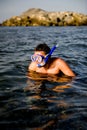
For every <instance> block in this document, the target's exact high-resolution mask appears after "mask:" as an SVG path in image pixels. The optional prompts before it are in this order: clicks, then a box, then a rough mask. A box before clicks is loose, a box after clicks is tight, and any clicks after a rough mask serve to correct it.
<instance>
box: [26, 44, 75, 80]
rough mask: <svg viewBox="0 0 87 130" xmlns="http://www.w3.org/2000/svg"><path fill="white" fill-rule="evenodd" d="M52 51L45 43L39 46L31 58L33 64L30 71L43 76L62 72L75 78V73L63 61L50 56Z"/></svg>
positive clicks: (29, 68)
mask: <svg viewBox="0 0 87 130" xmlns="http://www.w3.org/2000/svg"><path fill="white" fill-rule="evenodd" d="M51 51H52V50H51V49H50V48H49V47H48V46H47V44H45V43H44V44H39V45H37V47H36V48H35V52H34V55H32V57H31V59H32V62H31V63H30V65H29V67H28V70H29V71H35V72H37V73H43V74H59V73H60V72H62V73H63V74H65V75H67V76H72V77H73V76H75V74H74V72H73V71H72V70H71V68H70V67H69V66H68V64H67V63H66V62H65V61H64V60H63V59H61V58H57V57H51V55H49V54H50V52H51Z"/></svg>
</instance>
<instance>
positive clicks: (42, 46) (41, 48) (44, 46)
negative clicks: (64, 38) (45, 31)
mask: <svg viewBox="0 0 87 130" xmlns="http://www.w3.org/2000/svg"><path fill="white" fill-rule="evenodd" d="M35 51H44V52H45V54H48V53H49V52H50V48H49V47H48V45H47V44H45V43H43V44H39V45H37V46H36V48H35Z"/></svg>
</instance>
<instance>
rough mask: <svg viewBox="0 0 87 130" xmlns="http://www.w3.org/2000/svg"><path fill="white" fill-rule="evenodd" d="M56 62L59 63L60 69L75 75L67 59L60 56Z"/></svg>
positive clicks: (67, 73) (66, 73) (69, 74)
mask: <svg viewBox="0 0 87 130" xmlns="http://www.w3.org/2000/svg"><path fill="white" fill-rule="evenodd" d="M56 63H57V64H58V67H59V69H60V70H61V71H62V72H63V73H64V74H65V75H68V76H75V74H74V72H73V71H72V69H71V68H70V66H69V65H68V63H67V62H66V61H64V60H63V59H62V58H58V59H57V60H56Z"/></svg>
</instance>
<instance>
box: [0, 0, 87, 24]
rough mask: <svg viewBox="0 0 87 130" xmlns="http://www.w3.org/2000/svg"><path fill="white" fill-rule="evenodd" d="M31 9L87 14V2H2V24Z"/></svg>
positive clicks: (17, 0)
mask: <svg viewBox="0 0 87 130" xmlns="http://www.w3.org/2000/svg"><path fill="white" fill-rule="evenodd" d="M30 8H41V9H43V10H46V11H56V12H59V11H73V12H78V13H82V14H87V0H0V22H3V21H4V20H6V19H9V18H11V17H12V16H19V15H21V14H22V13H23V12H25V11H27V10H28V9H30Z"/></svg>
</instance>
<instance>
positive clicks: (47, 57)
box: [37, 44, 58, 67]
mask: <svg viewBox="0 0 87 130" xmlns="http://www.w3.org/2000/svg"><path fill="white" fill-rule="evenodd" d="M56 47H58V44H57V45H54V46H53V47H52V49H51V50H50V52H49V53H48V55H47V56H46V57H45V58H44V60H43V62H42V63H41V64H37V66H38V67H43V66H44V65H46V63H47V62H48V59H49V58H50V56H51V55H52V53H53V52H54V50H55V49H56Z"/></svg>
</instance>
